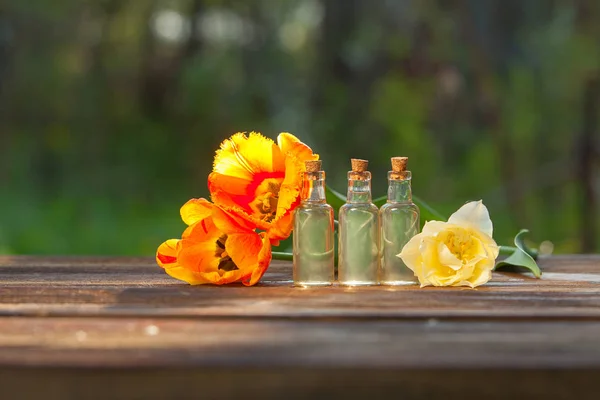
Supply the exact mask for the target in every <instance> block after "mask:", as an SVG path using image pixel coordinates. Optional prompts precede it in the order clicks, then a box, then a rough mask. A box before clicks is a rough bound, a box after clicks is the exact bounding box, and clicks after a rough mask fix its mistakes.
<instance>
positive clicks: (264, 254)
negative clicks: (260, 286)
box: [243, 233, 273, 286]
mask: <svg viewBox="0 0 600 400" xmlns="http://www.w3.org/2000/svg"><path fill="white" fill-rule="evenodd" d="M261 238H262V242H263V247H262V249H261V250H260V253H258V266H257V267H256V268H254V271H253V272H252V276H251V277H250V281H249V282H246V281H243V284H244V285H246V286H253V285H255V284H256V283H257V282H258V281H259V280H260V279H261V278H262V277H263V275H264V274H265V272H267V269H268V268H269V264H271V258H272V256H273V255H272V254H271V244H270V243H269V239H268V238H267V236H266V235H265V234H264V233H263V234H261Z"/></svg>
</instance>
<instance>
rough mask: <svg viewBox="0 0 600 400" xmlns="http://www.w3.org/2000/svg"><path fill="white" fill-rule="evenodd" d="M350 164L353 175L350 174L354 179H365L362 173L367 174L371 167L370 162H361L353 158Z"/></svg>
mask: <svg viewBox="0 0 600 400" xmlns="http://www.w3.org/2000/svg"><path fill="white" fill-rule="evenodd" d="M350 163H351V164H352V172H353V173H352V174H350V176H351V178H352V179H363V176H362V174H360V173H361V172H366V171H367V168H368V167H369V161H367V160H361V159H359V158H351V159H350Z"/></svg>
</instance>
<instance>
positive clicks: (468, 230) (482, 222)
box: [398, 201, 499, 287]
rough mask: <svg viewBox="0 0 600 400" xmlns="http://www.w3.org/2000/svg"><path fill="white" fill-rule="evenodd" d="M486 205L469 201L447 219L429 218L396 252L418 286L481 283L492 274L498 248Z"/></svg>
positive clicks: (472, 285) (487, 279)
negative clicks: (416, 233)
mask: <svg viewBox="0 0 600 400" xmlns="http://www.w3.org/2000/svg"><path fill="white" fill-rule="evenodd" d="M492 231H493V226H492V221H491V220H490V215H489V213H488V210H487V208H486V207H485V206H484V205H483V203H482V202H481V201H472V202H470V203H467V204H465V205H464V206H462V207H461V208H460V209H459V210H458V211H457V212H455V213H454V214H452V216H451V217H450V218H449V219H448V222H440V221H429V222H427V223H426V224H425V226H424V227H423V232H421V233H419V234H418V235H416V236H414V237H413V238H412V239H411V240H410V241H409V242H408V243H407V244H406V245H405V246H404V248H403V249H402V252H401V253H400V254H398V257H400V258H402V261H404V263H405V264H406V266H408V268H410V269H411V270H412V271H413V272H414V273H415V276H416V277H417V278H419V283H421V287H424V286H429V285H433V286H470V287H475V286H479V285H482V284H484V283H486V282H487V281H489V280H490V278H491V277H492V269H493V268H494V264H495V260H496V257H498V252H499V248H498V245H497V244H496V242H495V241H494V239H492V233H493V232H492Z"/></svg>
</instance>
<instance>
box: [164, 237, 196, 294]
mask: <svg viewBox="0 0 600 400" xmlns="http://www.w3.org/2000/svg"><path fill="white" fill-rule="evenodd" d="M180 248H181V240H179V239H169V240H167V241H166V242H164V243H163V244H161V245H160V246H158V250H157V251H156V262H157V263H158V265H159V266H161V267H162V268H164V269H165V272H166V273H167V274H169V275H170V276H172V277H173V278H175V279H179V280H181V281H184V282H187V283H189V284H190V285H198V284H202V283H208V281H207V280H206V279H204V277H203V276H202V275H201V274H198V273H196V272H194V271H190V270H188V269H187V268H184V267H182V266H181V265H179V259H178V252H179V249H180Z"/></svg>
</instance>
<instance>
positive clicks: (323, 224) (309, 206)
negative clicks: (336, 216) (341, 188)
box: [293, 161, 334, 286]
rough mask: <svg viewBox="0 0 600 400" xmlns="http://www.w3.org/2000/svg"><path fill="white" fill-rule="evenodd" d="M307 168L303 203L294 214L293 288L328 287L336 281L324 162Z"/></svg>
mask: <svg viewBox="0 0 600 400" xmlns="http://www.w3.org/2000/svg"><path fill="white" fill-rule="evenodd" d="M305 165H306V172H305V173H304V175H303V177H302V192H301V194H300V196H301V203H300V205H299V206H298V207H297V208H296V210H295V213H294V236H293V238H294V239H293V246H294V261H293V264H294V266H293V276H294V285H296V286H327V285H331V284H332V283H333V281H334V250H333V248H334V236H333V208H331V206H330V205H329V204H327V202H326V198H325V172H323V171H322V170H321V161H306V162H305Z"/></svg>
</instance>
